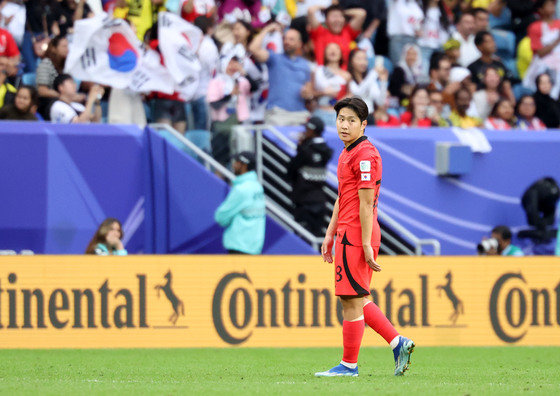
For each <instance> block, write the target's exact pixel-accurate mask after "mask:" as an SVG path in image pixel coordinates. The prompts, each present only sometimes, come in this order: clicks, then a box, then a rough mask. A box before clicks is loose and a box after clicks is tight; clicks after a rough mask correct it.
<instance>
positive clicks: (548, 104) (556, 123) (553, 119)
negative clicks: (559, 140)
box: [533, 73, 560, 128]
mask: <svg viewBox="0 0 560 396" xmlns="http://www.w3.org/2000/svg"><path fill="white" fill-rule="evenodd" d="M535 85H536V87H537V92H535V94H534V95H533V98H535V104H536V106H537V112H536V113H535V115H536V116H537V117H538V118H539V119H540V120H541V121H542V122H544V124H545V125H546V127H547V128H558V127H560V104H559V103H558V101H556V100H554V99H553V98H552V97H551V96H550V91H551V90H552V80H551V78H550V75H548V74H547V73H543V74H541V75H539V76H538V77H537V78H536V81H535Z"/></svg>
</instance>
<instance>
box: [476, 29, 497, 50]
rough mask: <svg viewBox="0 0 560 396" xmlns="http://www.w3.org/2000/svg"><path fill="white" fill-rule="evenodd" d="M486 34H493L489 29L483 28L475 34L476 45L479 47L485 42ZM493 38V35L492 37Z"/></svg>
mask: <svg viewBox="0 0 560 396" xmlns="http://www.w3.org/2000/svg"><path fill="white" fill-rule="evenodd" d="M486 36H490V37H492V34H490V32H489V31H487V30H483V31H481V32H478V33H477V34H476V35H475V36H474V45H476V46H477V47H479V46H480V45H481V44H482V43H483V42H484V38H485V37H486ZM492 38H493V37H492Z"/></svg>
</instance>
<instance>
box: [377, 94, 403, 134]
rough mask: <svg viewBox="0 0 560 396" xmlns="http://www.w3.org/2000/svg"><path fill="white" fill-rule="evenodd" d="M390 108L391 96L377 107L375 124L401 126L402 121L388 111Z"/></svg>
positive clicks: (388, 126)
mask: <svg viewBox="0 0 560 396" xmlns="http://www.w3.org/2000/svg"><path fill="white" fill-rule="evenodd" d="M388 108H389V98H387V99H385V102H383V103H382V104H380V105H379V106H377V107H376V108H375V111H374V113H373V118H374V125H375V126H377V127H379V128H398V127H400V126H401V121H400V120H399V119H398V118H397V117H395V116H394V115H391V114H389V113H388V112H387V109H388Z"/></svg>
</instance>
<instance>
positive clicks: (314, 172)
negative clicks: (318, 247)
mask: <svg viewBox="0 0 560 396" xmlns="http://www.w3.org/2000/svg"><path fill="white" fill-rule="evenodd" d="M324 128H325V124H324V123H323V121H321V119H320V118H318V117H311V118H310V119H309V120H308V121H307V123H306V124H305V132H304V133H303V134H302V135H301V138H300V140H299V144H298V147H297V153H296V155H295V157H293V158H292V160H291V162H290V164H289V165H288V173H287V179H288V180H289V181H290V182H291V184H292V197H293V203H294V218H295V220H296V221H297V222H298V223H299V224H301V225H302V226H303V227H304V228H305V229H307V230H308V231H310V232H311V233H312V234H313V235H315V236H321V235H323V234H324V231H323V227H324V225H325V219H324V218H325V215H327V211H326V207H325V205H326V203H327V197H326V195H325V192H324V191H323V188H324V187H325V183H326V181H327V163H328V162H329V160H330V159H331V157H332V154H333V151H332V149H331V148H330V147H329V146H328V145H327V143H326V142H325V139H323V138H322V137H321V135H322V134H323V130H324Z"/></svg>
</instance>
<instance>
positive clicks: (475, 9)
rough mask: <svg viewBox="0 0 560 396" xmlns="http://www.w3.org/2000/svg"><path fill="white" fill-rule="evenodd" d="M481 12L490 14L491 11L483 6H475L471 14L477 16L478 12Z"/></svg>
mask: <svg viewBox="0 0 560 396" xmlns="http://www.w3.org/2000/svg"><path fill="white" fill-rule="evenodd" d="M481 12H482V13H484V14H490V13H489V12H488V10H487V9H485V8H482V7H476V8H473V9H472V10H471V14H472V15H473V16H476V14H479V13H481Z"/></svg>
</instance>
